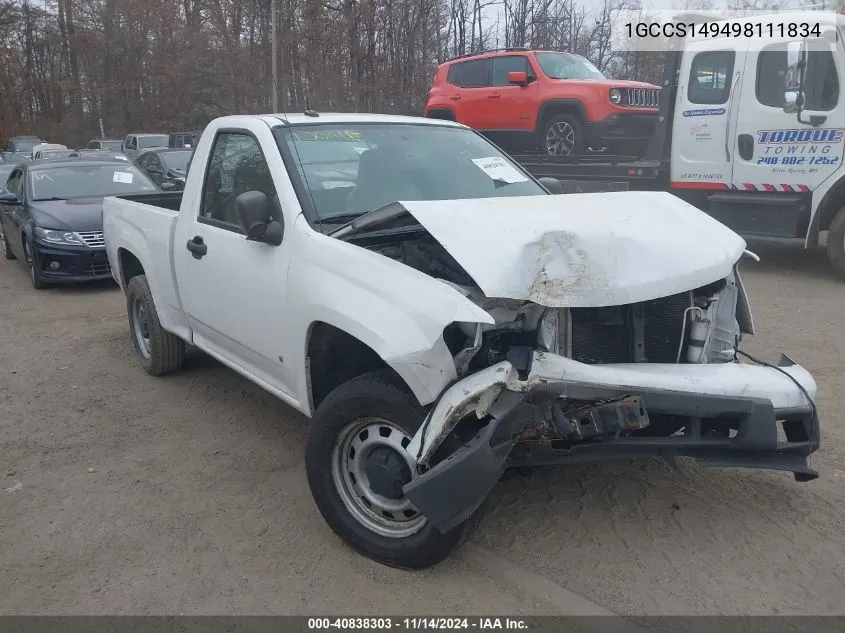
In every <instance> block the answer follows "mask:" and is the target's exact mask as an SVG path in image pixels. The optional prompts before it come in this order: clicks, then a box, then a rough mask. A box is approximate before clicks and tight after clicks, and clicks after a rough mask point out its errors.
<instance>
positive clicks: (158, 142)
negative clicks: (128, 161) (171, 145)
mask: <svg viewBox="0 0 845 633" xmlns="http://www.w3.org/2000/svg"><path fill="white" fill-rule="evenodd" d="M168 140H169V139H168V137H167V134H153V135H151V136H139V137H138V147H167V141H168Z"/></svg>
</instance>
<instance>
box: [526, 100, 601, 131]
mask: <svg viewBox="0 0 845 633" xmlns="http://www.w3.org/2000/svg"><path fill="white" fill-rule="evenodd" d="M557 108H561V109H568V110H575V111H576V112H577V113H578V116H579V117H580V118H581V122H582V123H583V124H585V125H586V124H588V123H589V122H590V119H589V118H588V116H587V109H586V108H585V107H584V104H583V103H582V102H581V101H579V100H578V99H549V100H548V101H544V102H543V103H542V104H541V105H540V109H539V111H538V112H537V128H536V131H537V132H538V133H539V132H541V131H542V127H543V125H544V123H545V121H546V119H547V118H548V117H550V116H551V114H550V111H552V110H554V109H557Z"/></svg>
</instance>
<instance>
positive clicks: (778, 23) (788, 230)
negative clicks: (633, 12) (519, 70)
mask: <svg viewBox="0 0 845 633" xmlns="http://www.w3.org/2000/svg"><path fill="white" fill-rule="evenodd" d="M673 23H674V27H675V31H674V32H675V33H688V34H689V33H692V32H693V29H696V28H698V29H704V28H706V29H709V31H710V32H713V33H718V34H719V35H718V36H714V37H692V36H688V37H687V38H686V39H685V40H684V39H680V38H679V39H677V40H673V41H672V42H670V45H669V48H668V50H667V52H666V55H665V64H664V74H663V80H662V82H661V88H662V91H661V95H660V111H659V116H658V123H657V125H656V127H655V131H654V137H653V138H652V141H651V144H650V145H649V147H648V149H647V151H646V153H645V154H644V155H643V156H641V157H630V156H629V157H624V156H621V157H620V156H615V157H614V156H606V155H602V154H596V155H593V156H570V157H565V158H560V157H554V156H543V155H538V154H524V155H516V154H515V155H514V156H513V158H514V159H515V160H516V161H517V162H519V163H520V164H521V165H522V166H523V167H524V168H525V169H526V170H527V171H529V172H530V173H531V174H533V175H534V176H535V177H554V178H556V179H558V180H560V181H563V182H564V188H563V189H564V190H565V191H596V190H601V189H605V190H619V189H620V188H629V189H632V190H663V191H670V192H672V193H673V194H675V195H676V196H678V197H680V198H682V199H683V200H686V201H687V202H689V203H691V204H693V205H695V206H696V207H698V208H699V209H702V210H704V211H706V212H707V213H709V214H710V215H711V216H713V217H714V218H716V219H717V220H719V221H720V222H722V223H724V224H725V225H726V226H728V227H730V228H731V229H733V230H735V231H736V232H737V233H739V234H740V235H742V236H743V237H745V238H748V239H749V240H751V239H754V240H775V241H781V240H792V239H796V238H798V239H802V240H804V245H805V247H808V248H809V247H816V246H818V245H819V243H820V236H821V234H822V233H824V232H827V246H826V248H827V255H828V258H829V260H830V263H831V265H832V267H833V269H834V270H835V271H836V272H837V273H838V274H839V275H840V276H842V277H843V278H845V162H843V161H845V157H844V156H843V152H845V97H843V93H842V87H843V85H845V46H843V34H845V31H843V29H845V16H842V15H838V14H836V13H833V12H832V11H787V12H782V13H777V14H771V15H760V14H755V15H752V16H747V17H738V18H731V19H727V20H726V19H724V15H720V14H718V13H714V12H685V13H682V14H678V15H676V16H675V17H674V20H673ZM679 25H683V28H684V30H683V31H682V30H680V29H679V28H678V26H679ZM697 32H698V33H699V34H700V33H701V30H699V31H697ZM729 35H731V36H729ZM511 98H513V99H518V98H519V95H518V94H511ZM501 101H502V103H500V104H499V105H500V106H502V107H504V106H506V105H507V104H506V103H504V101H505V98H503V99H501Z"/></svg>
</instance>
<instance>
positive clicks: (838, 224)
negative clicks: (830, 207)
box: [827, 208, 845, 278]
mask: <svg viewBox="0 0 845 633" xmlns="http://www.w3.org/2000/svg"><path fill="white" fill-rule="evenodd" d="M827 258H828V259H829V260H830V263H831V265H832V266H833V269H834V270H835V271H836V273H837V274H838V275H839V276H840V277H843V278H845V208H842V209H840V210H839V213H837V214H836V217H835V218H833V222H831V223H830V228H829V229H828V231H827Z"/></svg>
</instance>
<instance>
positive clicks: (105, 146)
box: [100, 141, 123, 152]
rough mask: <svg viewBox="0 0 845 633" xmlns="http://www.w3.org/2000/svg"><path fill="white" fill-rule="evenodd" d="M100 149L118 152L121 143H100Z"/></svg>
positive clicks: (121, 145) (121, 146)
mask: <svg viewBox="0 0 845 633" xmlns="http://www.w3.org/2000/svg"><path fill="white" fill-rule="evenodd" d="M100 147H101V148H102V149H107V150H109V151H112V152H119V151H120V150H121V149H122V148H123V141H100Z"/></svg>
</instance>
